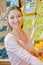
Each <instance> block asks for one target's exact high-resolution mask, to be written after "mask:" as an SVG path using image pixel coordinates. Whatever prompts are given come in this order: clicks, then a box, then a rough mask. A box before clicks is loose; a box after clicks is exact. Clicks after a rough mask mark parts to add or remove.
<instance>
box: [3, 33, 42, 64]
mask: <svg viewBox="0 0 43 65" xmlns="http://www.w3.org/2000/svg"><path fill="white" fill-rule="evenodd" d="M19 41H20V43H23V41H21V40H19ZM4 43H5V48H6V50H7V53H8V56H9V60H10V62H11V65H29V64H30V65H43V63H42V62H41V61H40V60H38V59H37V58H36V57H34V56H32V55H31V54H30V53H29V52H28V51H26V50H25V49H24V48H22V47H21V46H19V45H18V42H17V39H16V37H15V38H14V36H13V35H12V34H10V33H9V34H8V35H7V36H6V37H5V40H4Z"/></svg>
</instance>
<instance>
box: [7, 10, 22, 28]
mask: <svg viewBox="0 0 43 65" xmlns="http://www.w3.org/2000/svg"><path fill="white" fill-rule="evenodd" d="M8 23H9V24H10V26H11V27H12V28H21V26H22V24H23V16H22V14H21V12H20V11H18V10H16V9H14V10H11V11H10V12H9V14H8Z"/></svg>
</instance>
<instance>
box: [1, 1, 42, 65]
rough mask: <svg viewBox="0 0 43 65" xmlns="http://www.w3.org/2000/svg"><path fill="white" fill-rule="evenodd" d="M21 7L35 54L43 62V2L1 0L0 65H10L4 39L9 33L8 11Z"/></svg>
mask: <svg viewBox="0 0 43 65" xmlns="http://www.w3.org/2000/svg"><path fill="white" fill-rule="evenodd" d="M12 5H14V6H15V5H16V6H19V7H20V8H21V10H22V13H23V16H24V22H23V27H24V28H26V29H27V30H28V32H29V34H30V37H31V39H32V41H33V42H32V43H33V44H34V48H35V52H37V51H40V50H42V54H41V53H40V54H41V55H39V57H38V58H39V59H40V61H42V62H43V0H0V65H10V63H9V59H8V55H7V52H6V49H5V47H4V38H5V36H6V34H7V33H8V30H9V27H8V23H7V17H6V16H7V14H6V13H7V10H8V8H9V7H10V6H12Z"/></svg>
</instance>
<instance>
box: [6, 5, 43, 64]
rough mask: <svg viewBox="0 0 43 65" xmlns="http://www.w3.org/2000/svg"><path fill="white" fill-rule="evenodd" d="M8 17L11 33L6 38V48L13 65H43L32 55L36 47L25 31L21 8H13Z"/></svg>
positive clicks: (10, 9)
mask: <svg viewBox="0 0 43 65" xmlns="http://www.w3.org/2000/svg"><path fill="white" fill-rule="evenodd" d="M7 15H8V23H9V25H10V27H11V31H10V32H9V33H8V34H7V35H6V37H5V47H6V50H7V53H8V56H9V59H10V62H11V65H43V63H42V62H41V61H40V60H38V59H37V58H35V57H34V56H32V55H31V54H30V53H31V52H33V51H34V47H33V45H32V41H31V39H30V37H29V35H28V32H27V30H25V29H23V15H22V12H21V10H20V9H19V7H17V6H15V7H14V6H12V7H11V8H9V10H8V13H7ZM29 52H30V53H29Z"/></svg>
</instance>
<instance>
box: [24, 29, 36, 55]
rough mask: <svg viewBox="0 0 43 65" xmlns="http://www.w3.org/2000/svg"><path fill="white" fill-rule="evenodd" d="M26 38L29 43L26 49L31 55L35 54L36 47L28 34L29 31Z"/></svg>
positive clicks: (26, 31)
mask: <svg viewBox="0 0 43 65" xmlns="http://www.w3.org/2000/svg"><path fill="white" fill-rule="evenodd" d="M25 33H26V36H27V38H28V43H27V45H26V49H27V50H28V51H29V52H30V53H31V54H34V52H35V50H34V45H33V44H32V40H31V38H30V35H29V33H28V30H25Z"/></svg>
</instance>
